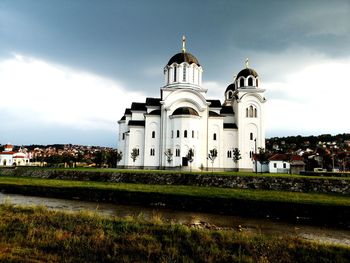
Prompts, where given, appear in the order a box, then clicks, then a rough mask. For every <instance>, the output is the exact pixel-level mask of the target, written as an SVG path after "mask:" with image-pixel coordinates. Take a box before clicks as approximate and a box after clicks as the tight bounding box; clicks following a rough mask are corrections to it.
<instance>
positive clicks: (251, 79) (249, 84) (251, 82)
mask: <svg viewBox="0 0 350 263" xmlns="http://www.w3.org/2000/svg"><path fill="white" fill-rule="evenodd" d="M248 86H253V78H249V79H248Z"/></svg>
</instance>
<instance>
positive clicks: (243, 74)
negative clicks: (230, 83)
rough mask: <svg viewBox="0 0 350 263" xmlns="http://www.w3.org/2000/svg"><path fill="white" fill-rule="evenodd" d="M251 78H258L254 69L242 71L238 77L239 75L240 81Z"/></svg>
mask: <svg viewBox="0 0 350 263" xmlns="http://www.w3.org/2000/svg"><path fill="white" fill-rule="evenodd" d="M249 76H253V77H254V78H256V77H257V76H258V73H256V71H255V70H254V69H252V68H245V69H242V70H241V71H240V72H239V73H238V75H237V78H236V79H238V78H239V77H245V78H246V77H249Z"/></svg>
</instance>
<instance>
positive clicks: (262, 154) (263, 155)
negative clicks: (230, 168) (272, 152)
mask: <svg viewBox="0 0 350 263" xmlns="http://www.w3.org/2000/svg"><path fill="white" fill-rule="evenodd" d="M255 161H256V162H257V161H259V162H260V173H262V166H263V165H264V164H267V163H269V155H268V153H267V151H265V149H264V148H262V147H259V154H258V155H257V156H256V160H255ZM255 172H256V173H257V172H258V171H255Z"/></svg>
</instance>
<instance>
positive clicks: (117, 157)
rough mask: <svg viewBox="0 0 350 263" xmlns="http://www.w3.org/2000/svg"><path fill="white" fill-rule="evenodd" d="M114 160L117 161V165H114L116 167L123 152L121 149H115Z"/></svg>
mask: <svg viewBox="0 0 350 263" xmlns="http://www.w3.org/2000/svg"><path fill="white" fill-rule="evenodd" d="M115 157H116V161H117V165H116V167H118V163H119V162H120V161H121V160H122V159H123V152H122V151H119V150H118V149H117V151H116V156H115Z"/></svg>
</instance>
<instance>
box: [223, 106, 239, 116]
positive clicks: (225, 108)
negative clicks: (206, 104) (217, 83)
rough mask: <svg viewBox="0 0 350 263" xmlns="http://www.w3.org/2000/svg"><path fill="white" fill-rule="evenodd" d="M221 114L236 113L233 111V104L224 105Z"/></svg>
mask: <svg viewBox="0 0 350 263" xmlns="http://www.w3.org/2000/svg"><path fill="white" fill-rule="evenodd" d="M220 114H235V113H234V112H233V108H232V106H222V109H221V110H220Z"/></svg>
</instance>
